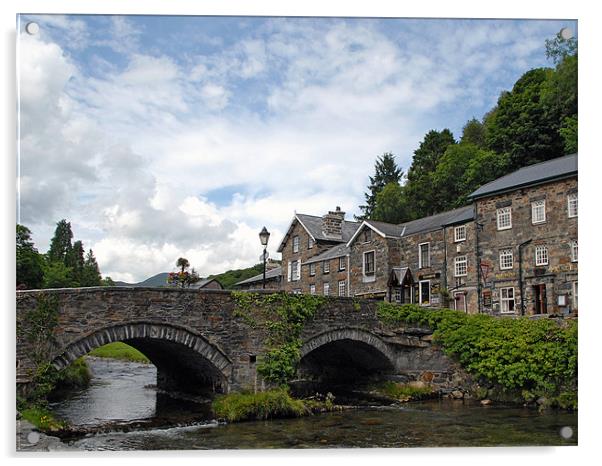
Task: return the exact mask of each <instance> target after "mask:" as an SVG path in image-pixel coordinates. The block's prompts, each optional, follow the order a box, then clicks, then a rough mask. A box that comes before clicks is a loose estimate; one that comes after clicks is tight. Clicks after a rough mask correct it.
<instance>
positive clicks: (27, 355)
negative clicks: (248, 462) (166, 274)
mask: <svg viewBox="0 0 602 466" xmlns="http://www.w3.org/2000/svg"><path fill="white" fill-rule="evenodd" d="M266 293H268V292H266ZM41 296H53V297H55V298H56V300H57V302H58V323H57V325H56V326H55V327H54V329H53V331H52V337H51V338H49V339H48V341H43V342H39V341H38V342H36V341H32V338H31V332H30V333H29V335H30V336H29V337H28V336H27V335H28V332H27V329H28V326H29V325H30V321H29V319H28V317H27V316H28V315H31V311H32V310H34V309H36V307H37V304H38V301H39V298H40V297H41ZM236 310H237V304H236V301H235V299H234V297H233V295H232V294H231V293H230V292H229V291H223V290H181V289H170V288H131V287H96V288H76V289H57V290H33V291H18V292H17V329H18V331H17V384H18V385H20V386H21V387H22V388H24V387H27V385H28V384H30V383H31V382H32V374H33V370H34V368H35V366H36V365H37V364H40V363H41V362H42V363H43V362H46V363H51V364H53V365H54V366H55V367H56V368H57V369H60V368H63V367H66V366H67V365H69V364H70V363H71V362H73V361H74V360H75V359H77V358H79V357H80V356H83V355H85V354H87V353H88V352H89V351H91V350H92V349H94V348H97V347H99V346H102V345H104V344H106V343H111V342H115V341H123V342H125V343H127V344H129V345H131V346H133V347H135V348H137V349H138V350H140V351H141V352H143V353H144V354H145V355H146V356H147V357H148V358H149V359H150V360H151V362H152V363H153V364H154V365H155V366H156V367H157V386H158V388H160V389H163V390H167V391H180V392H189V393H207V392H229V391H233V390H234V391H236V390H241V389H249V388H251V389H252V388H255V389H262V388H263V387H264V384H263V383H262V381H261V378H260V377H259V376H258V375H257V371H256V364H257V356H261V355H262V354H263V353H264V352H265V351H266V348H265V340H266V336H267V335H266V334H265V330H262V329H260V328H257V327H256V326H251V325H249V324H248V323H247V322H246V321H245V319H244V318H243V317H241V316H240V313H237V312H236ZM431 334H432V331H430V330H429V329H427V328H420V327H413V328H409V327H400V328H391V327H387V326H385V325H383V324H382V323H381V322H380V321H379V320H378V318H377V316H376V303H375V302H372V301H357V300H354V299H352V298H329V299H328V301H327V302H326V304H325V305H323V306H322V307H321V308H320V310H319V311H318V312H317V313H316V315H315V317H314V318H313V319H311V320H309V321H308V322H307V323H306V325H305V327H304V330H303V333H302V335H301V337H302V341H303V345H302V347H301V356H302V358H301V363H300V367H299V371H298V374H299V377H300V378H303V379H313V380H322V381H324V380H331V381H333V380H334V381H347V380H357V379H359V378H362V377H366V376H375V375H382V376H388V377H392V376H397V378H399V379H401V380H404V379H407V380H415V379H421V380H424V381H427V382H432V383H435V384H440V385H442V386H448V385H449V384H451V383H452V380H453V376H454V373H453V364H452V363H451V362H450V361H449V360H448V359H447V358H446V357H445V356H444V355H443V354H442V353H441V351H440V350H439V349H438V348H436V347H435V346H432V344H431V338H432V335H431ZM40 345H42V346H44V351H43V353H42V354H44V356H43V358H42V359H43V361H40V356H39V354H40V348H39V346H40ZM34 355H38V356H37V357H34Z"/></svg>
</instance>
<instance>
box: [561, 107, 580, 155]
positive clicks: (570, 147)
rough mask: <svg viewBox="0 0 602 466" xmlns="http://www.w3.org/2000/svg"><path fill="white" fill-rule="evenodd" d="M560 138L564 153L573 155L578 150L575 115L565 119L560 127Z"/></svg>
mask: <svg viewBox="0 0 602 466" xmlns="http://www.w3.org/2000/svg"><path fill="white" fill-rule="evenodd" d="M560 136H562V140H563V141H564V153H565V154H574V153H575V152H577V150H578V141H577V115H575V116H571V117H566V118H565V119H564V121H563V122H562V126H561V127H560Z"/></svg>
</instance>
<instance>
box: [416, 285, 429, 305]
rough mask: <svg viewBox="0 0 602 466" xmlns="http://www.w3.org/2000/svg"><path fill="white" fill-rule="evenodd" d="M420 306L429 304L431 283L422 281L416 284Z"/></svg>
mask: <svg viewBox="0 0 602 466" xmlns="http://www.w3.org/2000/svg"><path fill="white" fill-rule="evenodd" d="M418 287H419V291H418V292H419V296H420V305H421V306H428V305H429V304H430V303H431V281H430V280H423V281H421V282H419V283H418Z"/></svg>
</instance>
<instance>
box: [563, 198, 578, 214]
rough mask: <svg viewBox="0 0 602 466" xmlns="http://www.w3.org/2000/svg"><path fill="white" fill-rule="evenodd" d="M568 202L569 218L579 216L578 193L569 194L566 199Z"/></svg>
mask: <svg viewBox="0 0 602 466" xmlns="http://www.w3.org/2000/svg"><path fill="white" fill-rule="evenodd" d="M566 201H567V214H568V216H569V218H574V217H577V216H578V214H579V212H578V208H579V205H578V197H577V193H573V194H569V195H568V196H567V197H566Z"/></svg>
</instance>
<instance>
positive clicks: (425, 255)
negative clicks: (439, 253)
mask: <svg viewBox="0 0 602 466" xmlns="http://www.w3.org/2000/svg"><path fill="white" fill-rule="evenodd" d="M430 266H431V248H430V244H429V243H422V244H419V245H418V268H419V269H423V268H424V267H430Z"/></svg>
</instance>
